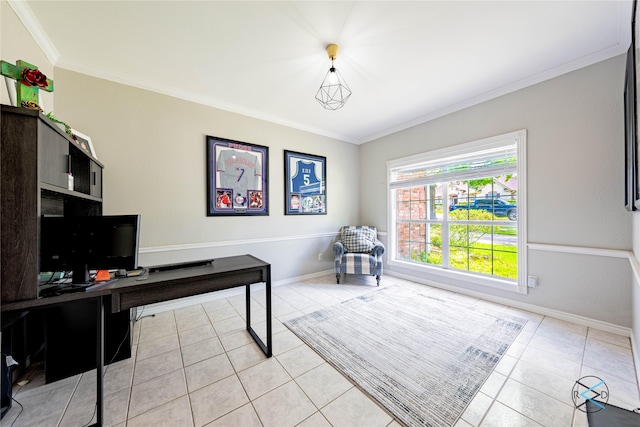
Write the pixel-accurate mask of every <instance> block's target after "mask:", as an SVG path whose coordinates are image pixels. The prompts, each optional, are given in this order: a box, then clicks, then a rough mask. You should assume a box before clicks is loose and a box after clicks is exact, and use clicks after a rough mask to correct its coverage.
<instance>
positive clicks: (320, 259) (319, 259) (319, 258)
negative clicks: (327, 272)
mask: <svg viewBox="0 0 640 427" xmlns="http://www.w3.org/2000/svg"><path fill="white" fill-rule="evenodd" d="M318 261H322V252H320V253H319V254H318Z"/></svg>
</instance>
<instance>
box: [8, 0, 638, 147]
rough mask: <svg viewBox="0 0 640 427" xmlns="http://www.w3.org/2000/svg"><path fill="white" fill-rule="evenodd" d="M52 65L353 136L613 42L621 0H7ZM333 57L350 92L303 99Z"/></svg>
mask: <svg viewBox="0 0 640 427" xmlns="http://www.w3.org/2000/svg"><path fill="white" fill-rule="evenodd" d="M9 3H10V5H11V6H12V8H13V9H14V10H15V11H16V12H17V13H18V16H20V18H21V20H22V21H23V22H24V23H25V25H27V27H28V29H29V30H30V32H31V33H32V34H33V35H34V37H35V38H36V40H37V41H38V43H39V44H40V46H41V47H42V48H43V50H44V52H45V54H46V55H47V57H48V58H49V59H50V60H51V62H52V63H53V64H54V65H55V66H57V67H61V68H65V69H69V70H73V71H77V72H81V73H85V74H89V75H93V76H96V77H100V78H105V79H108V80H113V81H117V82H121V83H124V84H128V85H133V86H137V87H141V88H145V89H149V90H153V91H157V92H160V93H164V94H168V95H171V96H176V97H179V98H183V99H187V100H190V101H194V102H198V103H202V104H205V105H209V106H213V107H217V108H222V109H225V110H229V111H233V112H237V113H241V114H245V115H248V116H251V117H255V118H259V119H264V120H267V121H271V122H275V123H280V124H284V125H287V126H291V127H294V128H298V129H302V130H305V131H309V132H313V133H317V134H320V135H325V136H329V137H333V138H338V139H341V140H344V141H348V142H352V143H356V144H359V143H363V142H367V141H371V140H374V139H376V138H379V137H381V136H384V135H387V134H390V133H393V132H396V131H399V130H402V129H405V128H408V127H410V126H413V125H416V124H419V123H422V122H425V121H428V120H431V119H433V118H436V117H439V116H442V115H444V114H448V113H450V112H453V111H456V110H459V109H462V108H465V107H468V106H471V105H474V104H476V103H479V102H482V101H485V100H488V99H491V98H493V97H496V96H500V95H503V94H505V93H509V92H511V91H514V90H517V89H520V88H522V87H525V86H529V85H531V84H535V83H537V82H540V81H543V80H546V79H549V78H552V77H555V76H557V75H560V74H563V73H566V72H569V71H572V70H574V69H577V68H581V67H584V66H586V65H590V64H592V63H595V62H599V61H602V60H605V59H607V58H610V57H613V56H615V55H619V54H621V53H623V52H625V51H626V49H627V48H628V46H629V42H630V37H631V15H632V12H631V10H632V2H631V1H566V2H565V1H411V2H403V1H356V2H347V1H321V2H313V1H283V2H282V1H281V2H276V1H257V2H248V1H193V2H190V1H92V0H84V1H55V0H48V1H31V0H27V1H26V2H22V1H15V0H9ZM330 43H336V44H338V45H339V46H340V51H339V52H338V57H337V59H336V61H335V67H336V68H337V69H338V70H339V71H340V73H341V74H342V77H343V78H344V79H345V80H346V82H347V83H348V85H349V87H350V88H351V90H352V92H353V95H352V96H351V98H350V99H349V101H348V102H347V104H346V105H345V106H344V107H343V108H342V109H339V110H336V111H331V110H325V109H324V108H322V106H321V105H320V104H319V103H318V102H317V101H316V100H315V98H314V96H315V94H316V92H317V90H318V88H319V86H320V83H321V82H322V80H323V78H324V76H325V74H326V73H327V70H328V69H329V67H330V66H331V62H330V60H329V58H328V56H327V53H326V51H325V48H326V46H327V45H328V44H330Z"/></svg>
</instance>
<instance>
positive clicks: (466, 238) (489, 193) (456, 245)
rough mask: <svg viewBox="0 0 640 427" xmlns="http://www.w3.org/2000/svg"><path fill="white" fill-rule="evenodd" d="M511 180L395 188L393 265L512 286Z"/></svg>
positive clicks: (514, 192)
mask: <svg viewBox="0 0 640 427" xmlns="http://www.w3.org/2000/svg"><path fill="white" fill-rule="evenodd" d="M517 189H518V183H517V175H516V174H515V173H514V174H509V175H503V176H488V177H481V178H474V179H469V180H463V181H450V182H442V183H435V184H420V185H411V186H406V187H399V188H398V187H397V188H395V190H394V194H395V197H394V198H395V203H396V206H395V212H396V218H395V219H396V221H395V224H396V227H397V229H396V252H397V253H396V259H398V260H403V261H409V262H415V263H423V264H430V265H434V266H440V267H443V268H447V269H456V270H464V271H468V272H473V273H478V274H483V275H489V276H495V277H499V278H503V279H512V280H516V279H517V277H518V235H517V212H518V203H517V196H518V194H517Z"/></svg>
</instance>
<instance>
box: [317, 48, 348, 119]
mask: <svg viewBox="0 0 640 427" xmlns="http://www.w3.org/2000/svg"><path fill="white" fill-rule="evenodd" d="M327 53H328V54H329V59H331V68H329V71H327V75H326V76H325V77H324V80H323V81H322V84H321V85H320V89H318V92H317V93H316V99H317V100H318V102H319V103H320V105H322V106H323V107H324V108H326V109H327V110H337V109H338V108H342V107H344V104H346V102H347V100H348V99H349V97H350V96H351V89H349V86H347V82H345V81H344V79H343V78H342V76H341V75H340V73H338V70H336V68H335V67H334V66H333V61H334V59H336V57H337V56H338V45H336V44H330V45H329V46H327Z"/></svg>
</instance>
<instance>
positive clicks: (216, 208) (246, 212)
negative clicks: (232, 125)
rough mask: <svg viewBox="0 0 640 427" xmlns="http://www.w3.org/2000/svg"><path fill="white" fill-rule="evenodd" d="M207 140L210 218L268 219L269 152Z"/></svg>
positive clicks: (233, 143) (214, 138) (213, 139)
mask: <svg viewBox="0 0 640 427" xmlns="http://www.w3.org/2000/svg"><path fill="white" fill-rule="evenodd" d="M206 139H207V216H256V215H269V197H268V196H269V185H268V182H267V179H268V172H269V170H268V165H269V148H268V147H264V146H262V145H256V144H250V143H248V142H239V141H233V140H230V139H224V138H218V137H215V136H207V138H206Z"/></svg>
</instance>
